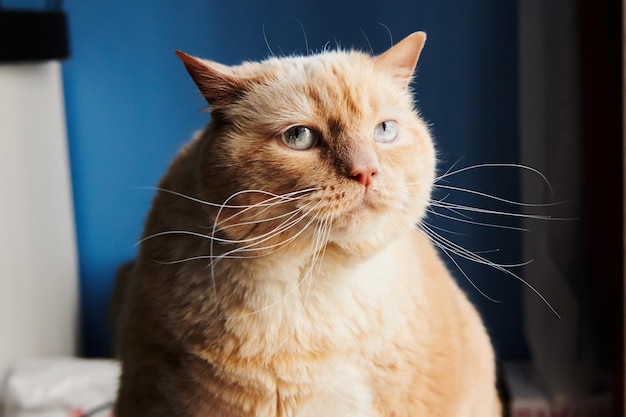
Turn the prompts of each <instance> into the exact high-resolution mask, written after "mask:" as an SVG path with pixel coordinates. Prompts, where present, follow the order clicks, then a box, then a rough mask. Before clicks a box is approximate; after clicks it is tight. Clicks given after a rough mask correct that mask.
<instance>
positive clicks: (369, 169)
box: [349, 165, 378, 188]
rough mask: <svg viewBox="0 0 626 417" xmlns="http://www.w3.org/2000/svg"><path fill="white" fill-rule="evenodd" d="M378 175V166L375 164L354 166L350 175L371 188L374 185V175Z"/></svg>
mask: <svg viewBox="0 0 626 417" xmlns="http://www.w3.org/2000/svg"><path fill="white" fill-rule="evenodd" d="M376 175H378V167H377V166H375V165H365V166H359V167H354V168H352V171H350V175H349V177H350V178H352V179H353V180H355V181H357V182H359V184H361V185H364V186H365V188H369V186H370V185H372V177H374V176H376Z"/></svg>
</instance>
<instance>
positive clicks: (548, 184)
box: [435, 163, 554, 195]
mask: <svg viewBox="0 0 626 417" xmlns="http://www.w3.org/2000/svg"><path fill="white" fill-rule="evenodd" d="M494 167H495V168H520V169H525V170H528V171H531V172H533V173H535V174H537V175H539V176H540V177H541V179H542V180H543V181H544V182H545V183H546V185H547V186H548V188H549V189H550V193H551V194H553V195H554V191H553V189H552V185H551V184H550V181H548V179H547V178H546V176H545V175H543V174H542V173H541V172H540V171H539V170H537V169H535V168H532V167H529V166H526V165H521V164H494V163H487V164H477V165H472V166H469V167H465V168H460V169H457V170H455V171H452V172H446V173H445V174H443V175H440V176H439V177H437V178H435V182H438V181H439V180H441V179H443V178H446V177H449V176H452V175H456V174H459V173H461V172H465V171H469V170H472V169H477V168H494Z"/></svg>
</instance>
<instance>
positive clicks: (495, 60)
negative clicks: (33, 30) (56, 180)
mask: <svg viewBox="0 0 626 417" xmlns="http://www.w3.org/2000/svg"><path fill="white" fill-rule="evenodd" d="M548 3H549V4H548ZM591 3H592V2H590V1H588V0H578V1H566V0H561V1H554V2H542V1H540V0H528V1H524V0H520V1H512V0H511V1H498V2H493V1H488V0H458V1H452V0H450V1H429V0H413V1H409V0H402V1H393V2H381V1H376V2H375V1H343V2H340V1H330V0H317V1H301V2H295V1H288V0H273V1H269V0H266V1H253V0H246V1H244V0H231V1H226V2H224V1H209V0H181V1H177V2H173V1H167V0H153V1H151V2H139V1H128V0H126V1H122V0H110V1H101V0H97V1H90V2H85V1H78V0H66V1H65V2H60V1H42V0H38V1H37V0H28V1H26V0H2V2H0V7H2V8H3V9H5V10H8V9H26V10H36V11H43V10H59V11H63V12H65V14H66V16H67V24H68V26H67V28H68V39H69V46H70V54H69V57H68V58H67V59H64V60H63V61H62V66H61V67H60V71H61V75H62V79H61V84H62V87H63V90H62V91H63V94H62V100H63V101H64V105H65V116H64V121H65V123H66V125H65V132H66V137H67V155H68V156H69V167H70V169H71V171H70V173H71V188H70V189H71V196H72V198H71V202H72V204H71V205H72V206H73V208H72V207H70V210H73V211H72V213H73V219H74V223H73V225H72V226H71V230H70V232H69V233H70V234H71V235H72V236H75V242H76V243H75V247H76V262H77V266H78V269H77V271H78V274H77V275H78V276H77V277H76V279H77V280H78V281H77V286H76V291H77V292H78V293H77V300H78V304H77V306H76V310H75V312H74V314H75V318H76V323H77V324H76V326H77V332H76V342H75V346H74V348H75V351H74V353H76V354H78V355H80V356H83V357H88V358H100V357H107V356H109V355H110V353H111V350H110V346H111V335H110V334H109V331H108V325H107V315H108V308H109V301H110V297H111V291H112V286H113V281H114V276H115V272H116V269H117V268H118V267H119V266H120V265H121V264H122V263H124V262H126V261H128V260H130V259H132V258H133V257H134V256H135V254H136V252H137V247H136V246H135V243H136V242H137V240H138V238H139V236H140V235H141V231H142V225H143V221H144V218H145V216H146V214H147V211H148V209H149V206H150V201H151V198H152V196H153V192H152V191H151V190H149V189H147V188H146V187H151V186H154V185H156V183H157V181H158V180H159V178H160V177H161V176H162V175H163V174H164V172H165V169H166V168H167V166H168V164H169V162H170V161H171V159H172V158H173V157H174V155H175V154H176V152H177V150H178V149H180V147H181V146H182V145H183V144H184V143H185V142H186V141H187V140H188V139H189V138H190V136H191V134H192V133H193V132H194V131H196V130H198V129H201V128H203V127H204V126H205V125H206V123H207V122H208V120H209V115H208V113H206V112H203V111H202V109H203V107H204V106H205V102H204V100H203V98H202V97H201V96H200V94H199V93H198V91H197V90H196V88H195V86H194V84H193V83H192V82H191V80H190V78H189V77H188V75H187V74H186V72H185V70H184V68H183V66H182V65H181V63H180V62H179V61H178V59H177V58H176V56H175V55H174V53H173V52H174V50H176V49H180V50H183V51H185V52H187V53H190V54H192V55H196V56H200V57H205V58H210V59H212V60H216V61H219V62H222V63H226V64H238V63H240V62H242V61H243V60H259V59H263V58H265V57H268V56H269V55H270V54H271V53H274V54H277V55H290V54H294V53H295V54H306V53H308V52H309V51H310V52H314V51H318V50H321V49H322V48H324V47H325V46H326V45H330V46H331V47H335V46H340V47H343V48H352V47H354V48H358V49H362V50H365V51H372V52H373V53H376V54H378V53H381V52H383V51H384V50H385V49H387V48H388V47H389V46H390V45H391V44H392V43H394V42H397V41H399V40H400V39H402V38H403V37H404V36H406V35H408V34H409V33H411V32H414V31H417V30H421V31H425V32H426V33H427V35H428V40H427V42H426V46H425V49H424V51H423V53H422V55H421V58H420V62H419V64H418V67H417V77H416V82H415V84H414V90H415V98H416V101H417V105H418V108H419V109H420V112H421V114H422V117H423V118H424V119H425V120H426V121H428V123H429V124H430V126H431V131H432V133H433V136H434V138H435V140H436V143H437V149H438V153H439V158H440V165H439V171H440V173H441V174H443V173H446V172H448V173H453V175H450V176H448V177H446V181H447V182H442V183H441V184H442V185H445V186H447V187H448V188H441V189H439V190H437V191H436V193H435V196H434V197H435V198H436V199H438V200H441V201H443V202H444V204H447V203H449V204H451V205H448V206H447V207H435V211H436V212H433V213H430V214H429V218H428V222H429V223H430V224H432V227H433V230H435V231H437V233H439V234H440V235H441V236H442V237H444V238H446V239H449V240H451V241H453V242H455V243H456V244H459V245H462V246H463V247H465V248H467V249H468V250H470V251H472V252H475V253H477V254H478V255H479V256H481V257H485V258H487V259H489V260H491V261H493V262H495V263H498V264H506V265H508V264H522V263H525V262H526V261H529V260H534V262H533V263H531V264H530V265H528V266H525V267H521V266H520V267H512V268H509V270H510V271H512V272H513V273H514V274H516V275H517V276H518V277H516V276H514V275H512V274H509V273H506V272H504V271H502V270H500V269H498V268H494V267H491V266H488V265H481V264H480V263H477V262H471V261H468V260H467V259H463V256H458V255H454V254H453V253H451V252H452V251H450V249H448V252H447V253H446V252H445V251H444V252H442V256H443V257H444V258H445V259H446V261H447V262H448V263H449V265H450V268H451V270H452V272H453V273H454V274H455V276H456V277H457V279H458V281H459V283H460V284H461V286H463V288H464V289H466V292H467V294H468V295H469V297H470V298H471V299H472V301H473V302H474V303H475V304H476V305H477V306H478V308H479V310H480V312H481V314H482V315H483V318H484V320H485V322H486V326H487V328H488V331H489V333H490V334H491V336H492V339H493V342H494V345H495V347H496V351H497V354H498V357H499V359H501V360H502V361H506V362H517V361H525V362H529V361H530V362H532V361H533V360H534V361H535V368H539V374H540V375H539V376H538V379H539V380H540V381H542V382H541V383H540V385H542V386H544V387H546V386H547V387H548V390H551V392H552V393H558V392H561V391H562V392H565V393H572V392H576V393H577V394H576V395H578V394H580V392H581V390H582V391H584V392H591V391H593V390H596V391H598V390H599V391H606V387H607V386H608V385H609V384H610V383H611V381H613V382H616V381H617V382H618V385H619V383H620V381H621V383H623V379H622V376H621V375H622V373H621V370H622V366H623V362H622V356H621V354H620V353H619V352H622V346H623V345H622V334H623V330H622V329H623V317H624V314H623V311H622V305H623V280H622V277H623V275H622V270H623V244H622V228H623V220H622V207H623V203H622V196H623V195H622V190H623V184H622V179H621V175H622V124H621V123H622V119H623V116H622V82H623V81H622V63H621V46H622V40H621V29H622V26H623V25H622V19H621V12H622V5H621V4H620V2H619V1H606V2H604V3H602V4H601V5H600V4H594V5H592V4H591ZM4 41H6V39H0V48H2V42H4ZM20 64H21V63H20ZM1 65H3V64H0V66H1ZM0 76H1V73H0ZM0 85H1V84H0ZM1 96H2V90H0V100H1ZM5 97H6V96H5ZM2 117H3V116H2V114H0V120H1V118H2ZM0 123H1V122H0ZM30 123H34V124H36V123H37V120H32V121H30ZM0 140H1V141H5V140H8V137H6V138H5V137H0ZM17 140H26V139H25V138H18V139H17ZM28 140H29V141H37V140H39V141H45V137H36V138H28ZM31 146H36V142H33V144H32V145H31ZM2 158H10V156H9V155H8V154H6V153H5V155H2ZM517 164H524V165H528V166H530V167H532V168H533V169H538V170H539V171H541V172H542V173H543V174H544V175H545V176H546V177H547V179H548V181H550V185H551V186H550V185H548V184H547V183H546V182H545V181H544V180H543V179H542V177H541V176H540V175H538V174H536V173H534V172H532V171H531V170H528V169H524V168H519V167H516V165H517ZM496 165H498V166H496ZM466 167H474V168H471V169H468V170H461V169H463V168H466ZM458 170H461V172H456V171H458ZM455 172H456V173H455ZM42 175H45V174H42ZM451 187H459V188H464V189H469V190H474V191H476V192H480V193H488V194H491V195H495V196H497V197H500V198H503V199H508V200H513V201H523V202H525V203H536V204H540V205H541V204H551V203H560V204H557V205H555V206H550V205H548V206H532V207H526V206H522V205H519V204H508V203H503V202H501V201H496V200H494V199H493V198H485V197H483V196H480V195H478V194H476V193H470V192H463V191H460V192H459V191H455V190H454V189H453V188H451ZM607 189H608V190H609V191H604V190H607ZM457 205H459V206H457ZM463 206H469V207H474V208H478V209H484V210H489V211H497V212H506V213H512V215H508V216H507V215H500V214H493V213H492V214H489V213H482V212H477V211H474V210H466V209H464V208H463ZM1 210H2V206H0V214H2V211H1ZM524 216H540V217H552V218H554V219H558V220H533V219H527V218H525V217H524ZM450 217H454V218H457V219H460V220H452V219H450ZM471 222H481V223H488V224H490V225H494V224H495V225H500V226H506V227H508V228H520V229H521V228H524V229H530V231H521V230H511V229H503V228H498V227H493V226H479V225H476V224H472V223H471ZM520 278H522V279H524V280H525V281H526V282H528V283H529V285H533V286H534V287H535V288H537V290H538V291H539V292H540V293H541V295H542V296H543V297H545V300H543V299H542V298H541V297H540V296H538V295H537V294H535V293H534V292H533V291H532V290H530V289H529V288H528V286H526V285H525V284H523V283H522V282H521V279H520ZM11 279H13V278H12V277H9V276H6V274H5V276H0V280H11ZM37 279H40V280H46V277H45V276H39V277H38V278H37ZM4 288H6V287H4ZM44 288H45V287H44V286H38V285H34V286H33V288H32V290H33V291H34V292H37V291H44ZM483 293H484V294H483ZM43 295H44V297H45V294H43ZM492 299H494V300H496V301H493V300H492ZM548 304H549V305H548ZM552 308H553V309H554V310H555V311H556V313H555V312H553V311H552ZM558 316H560V318H559V317H558ZM0 320H1V319H0ZM27 331H36V330H33V329H30V330H27ZM41 353H43V354H45V352H41ZM53 353H54V354H58V353H61V352H53ZM63 353H72V352H63ZM537 363H539V364H541V365H540V366H537ZM550 364H552V365H554V366H553V368H554V369H555V371H554V372H552V371H550V370H546V367H548V368H550ZM535 370H536V369H535ZM555 374H556V375H555ZM568 381H583V382H580V383H570V382H568Z"/></svg>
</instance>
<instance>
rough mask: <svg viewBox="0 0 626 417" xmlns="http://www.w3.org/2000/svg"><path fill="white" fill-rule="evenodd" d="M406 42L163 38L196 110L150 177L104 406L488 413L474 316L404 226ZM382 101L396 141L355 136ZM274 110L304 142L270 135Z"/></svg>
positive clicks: (412, 175)
mask: <svg viewBox="0 0 626 417" xmlns="http://www.w3.org/2000/svg"><path fill="white" fill-rule="evenodd" d="M424 41H425V36H424V35H423V34H422V33H416V34H413V35H410V36H409V37H407V38H405V39H404V40H403V41H402V42H400V43H399V44H397V45H396V46H394V47H392V48H391V49H389V50H388V51H387V52H385V53H384V54H382V55H380V56H378V57H371V56H368V55H366V54H363V53H360V52H342V51H334V52H324V53H322V54H319V55H314V56H307V57H293V58H273V59H269V60H267V61H264V62H261V63H246V64H244V65H242V66H238V67H226V66H223V65H220V64H217V63H213V62H211V61H204V60H199V59H197V58H193V57H190V56H188V55H185V54H182V53H180V54H179V56H180V57H181V59H182V60H183V62H184V63H185V65H186V67H187V69H188V70H189V72H190V74H191V76H192V78H193V79H194V81H195V82H196V84H197V85H198V87H199V88H200V90H201V91H202V93H203V94H204V96H205V97H206V99H207V101H208V102H209V104H210V106H211V111H212V115H213V121H212V122H211V124H210V125H209V126H208V128H207V129H206V130H205V131H204V132H201V133H200V134H198V135H197V136H196V137H195V138H194V140H193V141H192V142H191V143H190V144H189V145H187V146H186V147H185V149H183V150H182V151H181V153H180V154H179V155H178V157H177V158H176V159H175V161H174V162H173V164H172V166H171V167H170V169H169V171H168V173H167V174H166V176H165V177H164V178H163V180H162V181H161V183H160V189H161V190H162V191H161V192H159V193H158V195H157V197H156V198H155V201H154V203H153V208H152V211H151V213H150V216H149V218H148V221H147V223H146V230H145V233H144V239H143V241H142V248H141V252H140V255H139V258H138V260H137V262H136V264H135V266H134V268H133V269H132V271H131V272H130V275H129V276H128V277H126V279H128V285H126V286H124V288H122V289H120V291H121V292H123V293H124V294H123V297H121V298H123V300H124V302H123V305H122V306H121V311H120V316H119V319H118V327H119V331H118V336H119V341H118V351H119V356H120V358H121V360H122V364H123V375H122V379H121V388H120V392H119V399H118V402H117V405H116V413H117V416H118V417H144V416H145V417H148V416H150V417H160V416H164V417H165V416H168V417H172V416H174V417H176V416H180V417H183V416H185V417H243V416H250V417H251V416H255V417H266V416H281V417H286V416H293V417H296V416H297V417H309V416H310V417H313V416H315V417H322V416H328V417H331V416H332V417H334V416H343V417H357V416H359V417H365V416H368V417H383V416H385V417H390V416H407V417H408V416H442V417H444V416H445V417H495V416H499V415H500V405H499V401H498V398H497V394H496V389H495V366H494V358H493V351H492V348H491V345H490V341H489V338H488V336H487V333H486V331H485V329H484V327H483V325H482V323H481V320H480V317H479V316H478V314H477V313H476V311H475V309H474V308H473V307H472V306H471V305H470V304H469V302H468V301H467V299H466V297H465V296H464V294H463V293H462V292H461V291H460V290H459V288H458V287H457V285H456V283H455V282H454V280H453V278H452V277H451V276H450V274H449V272H448V271H447V270H446V268H445V266H444V265H443V263H442V262H441V260H440V259H439V256H438V254H437V253H436V251H435V250H434V249H433V246H432V244H431V243H430V242H429V241H428V239H427V238H426V237H425V236H423V235H422V234H421V232H419V231H418V230H417V229H416V227H415V224H416V223H417V222H419V221H420V219H421V218H422V217H423V216H424V213H425V209H426V207H427V204H428V201H429V198H430V192H431V187H432V183H433V180H434V172H435V152H434V148H433V144H432V140H431V138H430V135H429V133H428V129H427V127H426V125H425V123H424V122H423V121H422V120H421V119H420V118H419V116H418V115H417V113H416V111H415V110H414V107H413V102H412V97H411V93H410V91H409V88H408V84H409V82H410V79H411V76H412V74H413V71H414V67H415V64H416V62H417V59H418V57H419V54H420V51H421V49H422V46H423V43H424ZM387 120H392V121H396V122H397V125H398V136H397V138H396V140H394V141H393V142H390V143H378V142H375V141H374V140H373V136H372V135H373V131H374V129H375V128H376V126H377V125H379V124H380V123H381V122H384V121H387ZM293 126H306V127H308V128H310V129H311V130H312V131H313V132H315V134H316V135H317V137H318V143H317V145H316V146H315V147H313V148H311V149H309V150H303V151H298V150H294V149H290V148H289V147H287V146H285V143H284V142H283V141H282V139H281V138H282V134H283V132H285V131H287V130H288V129H289V128H291V127H293ZM355 173H356V174H355ZM360 173H366V174H367V175H370V174H371V185H369V183H367V184H368V185H364V184H365V182H364V181H362V180H363V178H364V177H363V176H360ZM364 175H365V174H364ZM302 190H304V191H302ZM277 196H283V197H277ZM285 196H286V197H285ZM210 203H215V205H213V204H210ZM270 203H273V204H271V205H270ZM220 205H221V207H220ZM292 215H293V216H294V217H293V219H294V220H293V222H294V223H293V224H292V225H290V227H286V226H284V225H285V224H286V223H283V222H285V221H286V219H290V218H291V217H289V216H292ZM281 225H282V226H281ZM277 228H278V229H277ZM276 230H278V232H276ZM263 236H266V237H267V238H263ZM255 242H257V245H256V246H250V245H251V244H253V243H255ZM215 256H218V257H220V256H221V258H220V259H218V260H216V259H215V258H211V259H209V258H208V257H215ZM122 278H124V277H122Z"/></svg>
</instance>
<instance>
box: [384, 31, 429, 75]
mask: <svg viewBox="0 0 626 417" xmlns="http://www.w3.org/2000/svg"><path fill="white" fill-rule="evenodd" d="M425 42H426V34H425V33H424V32H414V33H412V34H410V35H409V36H407V37H406V38H404V39H402V40H401V41H400V42H398V43H397V44H395V45H394V46H392V47H391V48H389V49H387V51H385V52H384V53H383V54H382V55H379V56H377V57H376V65H378V66H379V68H381V69H384V70H386V71H388V72H390V73H391V74H393V76H394V78H396V79H397V80H398V81H399V82H400V83H402V84H403V85H404V86H405V87H406V86H408V85H409V84H410V83H411V79H412V78H413V72H414V71H415V66H416V65H417V61H418V60H419V57H420V54H421V53H422V48H424V43H425Z"/></svg>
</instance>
